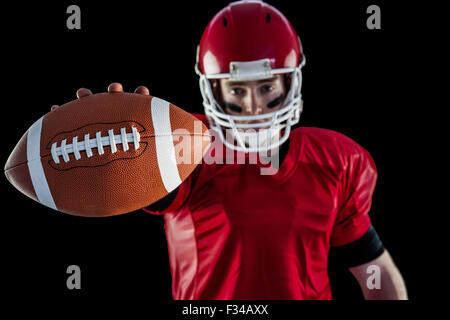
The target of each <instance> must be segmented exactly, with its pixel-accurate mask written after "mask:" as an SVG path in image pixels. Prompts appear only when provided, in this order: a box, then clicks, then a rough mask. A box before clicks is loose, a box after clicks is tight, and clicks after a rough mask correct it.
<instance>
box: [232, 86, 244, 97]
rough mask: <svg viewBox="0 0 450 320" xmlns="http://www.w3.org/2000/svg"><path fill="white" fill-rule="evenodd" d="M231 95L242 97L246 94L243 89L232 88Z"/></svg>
mask: <svg viewBox="0 0 450 320" xmlns="http://www.w3.org/2000/svg"><path fill="white" fill-rule="evenodd" d="M230 93H231V94H232V95H235V96H241V95H243V94H244V93H245V90H244V89H242V88H238V87H237V88H231V90H230Z"/></svg>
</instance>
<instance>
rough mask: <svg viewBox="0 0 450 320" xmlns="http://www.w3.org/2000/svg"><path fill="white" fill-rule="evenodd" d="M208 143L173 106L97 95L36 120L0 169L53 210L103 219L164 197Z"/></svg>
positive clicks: (200, 128) (193, 121)
mask: <svg viewBox="0 0 450 320" xmlns="http://www.w3.org/2000/svg"><path fill="white" fill-rule="evenodd" d="M209 145H210V136H209V134H208V129H207V127H206V126H205V125H204V124H203V123H202V122H201V121H200V120H198V119H197V118H195V117H194V116H193V115H191V114H190V113H188V112H186V111H184V110H182V109H180V108H178V107H176V106H175V105H173V104H170V103H168V102H166V101H164V100H162V99H159V98H156V97H152V96H145V95H140V94H134V93H100V94H94V95H90V96H87V97H83V98H81V99H78V100H74V101H71V102H69V103H66V104H64V105H62V106H60V107H59V108H56V109H54V110H53V111H50V112H49V113H47V114H46V115H44V116H43V117H41V118H40V119H39V120H38V121H36V122H35V123H34V124H33V125H32V126H31V127H30V128H29V129H28V131H27V132H26V133H25V134H24V135H23V137H22V138H21V139H20V141H19V142H18V144H17V145H16V147H15V148H14V150H13V152H12V153H11V155H10V156H9V158H8V161H7V162H6V165H5V174H6V177H7V178H8V180H9V181H10V182H11V183H12V184H13V185H14V186H15V187H16V188H17V189H18V190H20V191H21V192H22V193H24V194H25V195H27V196H28V197H30V198H32V199H34V200H36V201H38V202H40V203H42V204H44V205H46V206H48V207H50V208H53V209H55V210H58V211H61V212H65V213H69V214H73V215H78V216H89V217H101V216H111V215H117V214H121V213H126V212H130V211H134V210H137V209H139V208H142V207H145V206H147V205H149V204H151V203H153V202H155V201H156V200H158V199H160V198H162V197H164V196H165V195H167V194H168V193H169V192H170V191H172V190H173V189H175V188H176V187H177V186H178V185H180V184H181V183H182V182H183V181H184V180H185V179H186V178H187V177H188V176H189V175H190V173H191V172H192V171H193V170H194V169H195V167H196V166H197V165H198V164H199V163H200V162H201V161H202V157H203V155H204V154H205V153H206V150H207V149H208V147H209Z"/></svg>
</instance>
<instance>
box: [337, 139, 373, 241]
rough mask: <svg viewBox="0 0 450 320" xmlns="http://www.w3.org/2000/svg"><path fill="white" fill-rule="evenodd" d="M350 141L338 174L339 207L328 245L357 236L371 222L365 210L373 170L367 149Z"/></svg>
mask: <svg viewBox="0 0 450 320" xmlns="http://www.w3.org/2000/svg"><path fill="white" fill-rule="evenodd" d="M353 143H354V146H352V151H353V152H352V153H351V155H350V156H349V157H348V159H347V165H346V166H345V170H344V174H343V178H342V189H341V194H340V197H339V200H340V201H339V203H340V204H339V211H338V214H337V217H336V221H335V224H334V229H333V233H332V236H331V245H332V246H342V245H345V244H348V243H351V242H353V241H355V240H357V239H359V238H361V237H362V236H363V235H364V234H365V233H366V232H367V230H368V229H369V227H370V225H371V222H370V217H369V210H370V207H371V204H372V195H373V192H374V190H375V184H376V180H377V170H376V167H375V163H374V161H373V159H372V157H371V156H370V154H369V152H367V151H366V150H365V149H364V148H362V147H360V146H359V145H357V144H356V142H353ZM355 151H356V152H355Z"/></svg>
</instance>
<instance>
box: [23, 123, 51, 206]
mask: <svg viewBox="0 0 450 320" xmlns="http://www.w3.org/2000/svg"><path fill="white" fill-rule="evenodd" d="M43 118H44V117H41V118H40V119H39V120H38V121H36V122H35V123H34V124H33V125H32V126H31V128H30V129H29V130H28V136H27V160H28V170H29V172H30V176H31V182H32V183H33V188H34V192H35V193H36V196H37V198H38V200H39V202H40V203H42V204H44V205H46V206H47V207H50V208H52V209H55V210H58V209H57V208H56V205H55V201H54V200H53V197H52V194H51V192H50V188H49V187H48V183H47V178H46V177H45V173H44V168H43V167H42V162H41V155H40V149H41V129H42V120H43Z"/></svg>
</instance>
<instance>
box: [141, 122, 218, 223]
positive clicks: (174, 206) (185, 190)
mask: <svg viewBox="0 0 450 320" xmlns="http://www.w3.org/2000/svg"><path fill="white" fill-rule="evenodd" d="M192 115H193V116H194V117H196V118H197V119H199V120H201V121H202V122H203V123H204V124H205V125H206V126H207V127H209V124H208V120H207V119H206V116H205V115H204V114H199V113H193V114H192ZM200 167H201V164H200V165H198V166H197V167H196V168H195V169H194V171H193V172H192V173H191V175H190V176H189V177H188V178H187V179H186V180H184V181H183V182H182V183H181V184H180V185H179V186H178V192H177V195H176V196H175V199H173V201H172V202H171V203H170V205H169V206H168V207H166V208H165V209H163V210H161V211H158V210H150V209H149V207H147V208H142V210H143V211H145V212H147V213H150V214H155V215H161V214H164V213H167V212H174V211H176V210H178V209H180V208H181V207H182V206H183V204H184V203H185V202H186V200H187V198H188V197H189V194H190V192H191V187H192V183H193V180H195V179H196V177H197V176H198V174H199V170H200Z"/></svg>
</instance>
